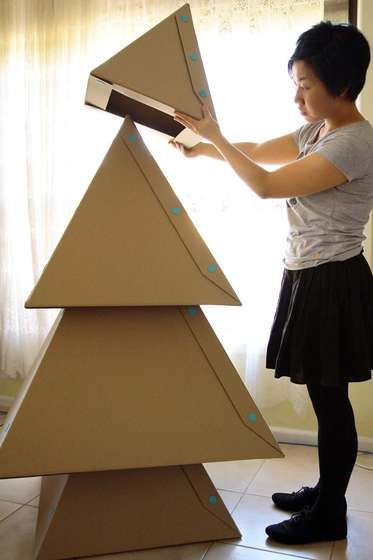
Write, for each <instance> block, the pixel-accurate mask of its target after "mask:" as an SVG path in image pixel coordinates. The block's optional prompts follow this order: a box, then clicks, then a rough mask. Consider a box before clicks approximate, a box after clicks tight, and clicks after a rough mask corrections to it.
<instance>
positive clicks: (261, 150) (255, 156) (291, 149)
mask: <svg viewBox="0 0 373 560" xmlns="http://www.w3.org/2000/svg"><path fill="white" fill-rule="evenodd" d="M170 143H171V144H172V145H174V146H175V147H177V148H179V149H180V151H182V153H183V154H184V155H185V156H186V157H197V156H206V157H210V158H213V159H220V160H223V161H225V159H224V157H223V156H222V154H221V153H220V152H219V150H218V149H217V148H216V147H215V146H214V144H211V143H207V142H200V143H199V144H197V145H196V146H194V147H193V148H189V149H188V148H185V147H183V146H181V145H180V144H179V143H178V142H175V141H174V140H170ZM232 145H233V146H235V147H236V148H237V149H239V150H240V151H241V152H242V153H244V154H246V155H247V156H249V157H250V159H252V160H253V161H255V162H256V163H269V164H271V163H272V164H284V163H289V162H290V161H294V160H295V159H296V157H297V155H298V146H297V145H296V144H295V142H294V139H293V135H292V134H286V135H285V136H279V137H278V138H273V139H272V140H268V141H266V142H262V143H255V142H237V143H234V144H232Z"/></svg>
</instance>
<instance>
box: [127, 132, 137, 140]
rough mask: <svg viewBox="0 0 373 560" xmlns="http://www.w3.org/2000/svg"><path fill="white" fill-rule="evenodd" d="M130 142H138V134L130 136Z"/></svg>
mask: <svg viewBox="0 0 373 560" xmlns="http://www.w3.org/2000/svg"><path fill="white" fill-rule="evenodd" d="M128 140H129V142H136V140H137V136H136V134H130V135H129V136H128Z"/></svg>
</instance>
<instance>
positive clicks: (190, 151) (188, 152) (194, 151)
mask: <svg viewBox="0 0 373 560" xmlns="http://www.w3.org/2000/svg"><path fill="white" fill-rule="evenodd" d="M168 143H169V144H171V146H174V148H176V149H177V150H179V151H180V152H181V153H182V154H183V155H184V156H185V157H187V158H193V157H197V156H199V155H201V151H200V150H201V146H202V144H203V142H199V143H198V144H196V145H195V146H193V147H192V148H187V147H186V146H184V144H181V143H180V142H176V140H175V138H171V140H169V141H168Z"/></svg>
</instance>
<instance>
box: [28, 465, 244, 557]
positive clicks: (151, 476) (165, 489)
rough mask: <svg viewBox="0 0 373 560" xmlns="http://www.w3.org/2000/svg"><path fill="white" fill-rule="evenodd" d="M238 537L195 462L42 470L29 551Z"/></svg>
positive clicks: (77, 551)
mask: <svg viewBox="0 0 373 560" xmlns="http://www.w3.org/2000/svg"><path fill="white" fill-rule="evenodd" d="M240 537H241V533H240V531H239V530H238V528H237V526H236V525H235V523H234V521H233V519H232V518H231V516H230V514H229V512H228V510H227V508H226V507H225V505H224V503H223V501H222V499H221V498H220V496H219V494H218V492H217V491H216V488H215V486H214V485H213V483H212V481H211V480H210V478H209V476H208V474H207V473H206V471H205V469H204V467H203V466H202V465H200V464H195V465H183V466H170V467H155V468H145V469H127V470H118V471H105V472H94V473H79V474H70V475H54V476H44V477H43V479H42V486H41V494H40V504H39V515H38V522H37V529H36V537H35V555H34V559H35V560H60V559H63V558H77V557H81V556H93V555H100V554H110V553H115V552H124V551H131V550H132V551H133V550H142V549H149V548H157V547H164V546H170V545H181V544H188V543H194V542H204V541H214V540H220V539H232V538H240Z"/></svg>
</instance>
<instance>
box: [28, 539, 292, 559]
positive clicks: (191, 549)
mask: <svg viewBox="0 0 373 560" xmlns="http://www.w3.org/2000/svg"><path fill="white" fill-rule="evenodd" d="M209 546H211V543H197V544H187V545H183V546H167V547H163V548H153V549H151V550H138V551H135V552H120V553H119V554H105V555H104V556H90V557H89V560H202V559H203V558H205V554H206V551H207V550H208V548H209ZM17 560H18V559H17ZM280 560H281V559H280Z"/></svg>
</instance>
